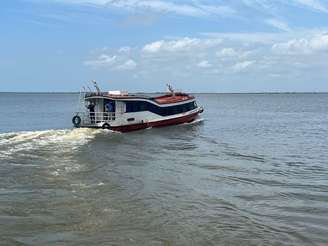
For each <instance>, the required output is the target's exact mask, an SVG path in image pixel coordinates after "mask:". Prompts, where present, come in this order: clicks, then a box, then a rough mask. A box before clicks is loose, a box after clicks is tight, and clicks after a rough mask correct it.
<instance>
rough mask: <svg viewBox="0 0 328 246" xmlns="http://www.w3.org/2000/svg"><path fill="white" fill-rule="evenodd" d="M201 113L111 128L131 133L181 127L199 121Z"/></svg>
mask: <svg viewBox="0 0 328 246" xmlns="http://www.w3.org/2000/svg"><path fill="white" fill-rule="evenodd" d="M199 113H200V112H199V111H198V112H195V113H193V114H189V115H186V116H181V117H177V118H172V119H165V120H159V121H154V122H148V123H139V124H132V125H123V126H112V127H110V130H113V131H118V132H130V131H136V130H142V129H146V128H153V127H164V126H172V125H179V124H183V123H190V122H193V121H194V120H196V119H197V117H198V115H199Z"/></svg>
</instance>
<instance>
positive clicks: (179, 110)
mask: <svg viewBox="0 0 328 246" xmlns="http://www.w3.org/2000/svg"><path fill="white" fill-rule="evenodd" d="M93 83H94V86H95V88H96V91H94V92H91V91H90V92H82V93H81V95H80V104H82V106H81V107H80V108H81V109H82V108H84V109H83V110H81V111H79V112H76V114H75V115H74V117H73V119H72V122H73V125H74V126H75V127H88V128H103V129H110V130H113V131H119V132H128V131H134V130H140V129H145V128H150V127H163V126H169V125H177V124H182V123H189V122H193V121H195V120H196V119H197V118H198V117H199V114H200V113H202V112H203V107H200V106H198V105H197V103H196V99H195V97H194V96H191V95H188V94H186V93H182V92H175V91H174V90H173V89H172V87H171V86H170V85H168V88H169V91H170V92H169V93H167V94H164V95H160V96H155V97H151V96H142V95H133V94H129V93H127V92H121V91H109V92H101V91H100V89H99V87H98V85H97V83H96V82H95V81H93ZM89 89H90V88H89ZM83 104H84V107H83Z"/></svg>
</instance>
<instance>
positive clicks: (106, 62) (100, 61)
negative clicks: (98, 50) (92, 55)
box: [84, 54, 117, 68]
mask: <svg viewBox="0 0 328 246" xmlns="http://www.w3.org/2000/svg"><path fill="white" fill-rule="evenodd" d="M116 60H117V56H109V55H106V54H101V55H99V56H98V57H97V58H96V59H93V60H88V61H85V62H84V65H86V66H90V67H93V68H98V67H110V66H111V65H113V64H114V63H115V62H116Z"/></svg>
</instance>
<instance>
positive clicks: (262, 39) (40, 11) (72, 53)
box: [0, 0, 328, 92]
mask: <svg viewBox="0 0 328 246" xmlns="http://www.w3.org/2000/svg"><path fill="white" fill-rule="evenodd" d="M0 74H1V79H0V91H19V92H42V91H47V92H71V91H79V90H80V88H81V87H83V86H85V85H89V84H90V83H89V82H88V81H91V80H96V81H98V83H99V85H100V87H101V88H102V90H104V91H105V90H116V89H117V90H128V91H138V92H140V91H146V92H153V91H164V90H165V89H166V88H165V85H166V84H167V83H170V84H172V85H173V87H175V88H176V89H179V90H183V91H188V92H327V91H328V1H327V0H189V1H187V0H2V1H1V2H0Z"/></svg>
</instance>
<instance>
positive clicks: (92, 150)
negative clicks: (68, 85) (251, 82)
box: [0, 94, 328, 246]
mask: <svg viewBox="0 0 328 246" xmlns="http://www.w3.org/2000/svg"><path fill="white" fill-rule="evenodd" d="M196 96H197V98H198V102H199V104H201V105H203V106H204V108H205V112H204V114H202V116H201V117H202V118H201V119H200V120H199V121H197V122H196V123H193V124H184V125H179V126H172V127H165V128H157V129H147V130H142V131H137V132H131V133H124V134H121V133H114V132H111V131H107V130H91V129H73V128H72V126H71V117H72V112H74V111H75V110H76V103H77V101H78V95H76V94H0V110H1V112H2V115H1V117H0V245H6V246H11V245H40V246H41V245H42V246H43V245H47V246H48V245H78V246H82V245H97V246H101V245H163V246H169V245H328V94H198V95H196Z"/></svg>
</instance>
